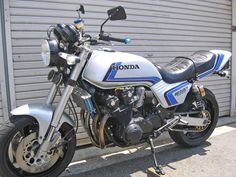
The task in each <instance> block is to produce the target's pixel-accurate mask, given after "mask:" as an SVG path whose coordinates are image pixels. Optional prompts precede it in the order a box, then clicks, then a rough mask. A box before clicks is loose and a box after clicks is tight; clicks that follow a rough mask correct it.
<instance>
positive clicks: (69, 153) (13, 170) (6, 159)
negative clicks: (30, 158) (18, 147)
mask: <svg viewBox="0 0 236 177" xmlns="http://www.w3.org/2000/svg"><path fill="white" fill-rule="evenodd" d="M30 126H38V124H37V122H36V121H35V119H34V118H32V117H28V116H20V117H12V118H11V119H10V121H8V122H6V123H5V124H3V125H1V127H0V157H1V158H0V164H1V165H0V176H1V177H57V176H59V175H60V174H61V173H62V172H63V171H64V170H65V169H66V167H67V166H68V164H69V163H70V162H71V160H72V158H73V155H74V152H75V147H76V138H75V132H74V130H73V131H70V130H71V128H72V127H71V126H69V125H67V124H64V125H63V126H62V127H61V129H60V131H62V134H64V133H63V132H65V133H66V132H68V131H70V133H69V135H68V136H67V137H68V138H70V140H68V142H67V143H66V145H63V156H62V157H59V159H58V160H57V161H56V162H55V164H54V165H53V166H52V167H51V168H49V169H47V170H46V171H42V172H40V173H29V172H26V171H24V170H22V169H18V168H17V167H15V166H14V165H13V164H12V162H11V160H10V159H11V158H10V156H9V146H10V143H11V141H12V140H13V139H14V138H15V136H16V134H17V133H18V132H19V131H22V130H25V128H26V127H27V128H28V127H30ZM23 132H24V131H23ZM29 132H30V131H29ZM23 134H24V133H23ZM29 135H30V133H29ZM12 146H13V145H12ZM10 149H12V148H10ZM14 158H15V157H14Z"/></svg>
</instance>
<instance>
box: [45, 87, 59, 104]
mask: <svg viewBox="0 0 236 177" xmlns="http://www.w3.org/2000/svg"><path fill="white" fill-rule="evenodd" d="M57 91H58V86H57V85H56V84H55V83H53V85H52V87H51V90H50V92H49V94H48V98H47V105H52V103H53V101H54V99H55V97H56V94H57Z"/></svg>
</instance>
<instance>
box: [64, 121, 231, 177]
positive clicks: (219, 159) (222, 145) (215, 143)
mask: <svg viewBox="0 0 236 177" xmlns="http://www.w3.org/2000/svg"><path fill="white" fill-rule="evenodd" d="M160 149H163V147H157V151H161V152H158V153H157V158H158V161H159V163H160V164H162V165H163V167H164V170H165V171H166V173H167V174H168V175H169V176H171V177H236V123H235V124H230V125H226V126H222V127H218V128H217V129H216V130H215V131H214V133H213V136H211V138H210V139H209V140H208V141H207V142H206V143H205V144H203V145H202V146H199V147H195V148H182V147H180V146H178V145H176V144H175V143H170V144H167V145H165V147H164V150H160ZM146 150H147V149H144V150H139V152H137V153H142V152H143V151H146ZM144 154H146V155H144V156H142V155H141V156H140V157H137V158H134V159H132V158H131V159H130V156H132V153H131V154H123V153H121V154H114V155H112V158H113V159H120V158H121V159H124V158H127V160H124V161H122V162H119V163H113V164H112V165H109V160H107V158H104V159H103V161H101V160H100V161H96V160H92V159H91V160H88V161H80V162H79V163H74V164H72V166H73V167H71V168H72V169H73V168H74V169H73V170H72V171H71V172H69V173H67V176H70V177H147V173H146V170H147V169H148V168H149V167H152V166H153V161H152V157H151V155H147V153H144ZM106 161H108V162H107V163H108V165H106V166H104V167H102V165H101V167H100V168H96V169H93V170H88V171H86V172H82V173H80V172H79V171H80V169H82V168H83V166H86V165H88V166H91V165H93V164H95V163H102V162H104V163H106ZM90 162H91V163H90ZM80 165H82V167H81V166H80ZM96 166H98V167H99V166H100V165H99V164H96ZM69 168H70V167H69ZM82 171H83V170H82Z"/></svg>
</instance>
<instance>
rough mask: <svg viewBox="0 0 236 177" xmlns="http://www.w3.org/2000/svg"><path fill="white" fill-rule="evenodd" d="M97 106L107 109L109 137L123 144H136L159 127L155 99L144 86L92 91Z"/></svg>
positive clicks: (158, 112) (159, 121)
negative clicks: (109, 117)
mask: <svg viewBox="0 0 236 177" xmlns="http://www.w3.org/2000/svg"><path fill="white" fill-rule="evenodd" d="M96 100H97V102H99V105H102V107H103V108H104V107H105V109H108V110H109V113H110V114H111V119H110V120H109V123H108V126H109V129H110V130H111V131H112V135H113V138H114V139H116V141H117V142H119V143H120V144H123V145H134V144H138V143H140V142H141V141H142V139H145V138H146V137H148V136H149V135H150V133H152V132H153V130H154V129H157V128H158V127H161V123H162V122H161V117H160V110H159V109H158V108H157V103H158V102H157V100H156V98H155V97H154V95H153V93H152V92H151V91H150V90H146V89H145V88H144V87H135V88H134V87H126V88H118V89H115V90H109V91H107V93H104V92H101V93H99V94H98V93H97V94H96Z"/></svg>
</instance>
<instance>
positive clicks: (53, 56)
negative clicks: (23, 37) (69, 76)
mask: <svg viewBox="0 0 236 177" xmlns="http://www.w3.org/2000/svg"><path fill="white" fill-rule="evenodd" d="M59 52H60V50H59V47H58V43H57V41H56V40H53V39H46V40H44V41H43V42H42V51H41V55H42V59H43V62H44V64H45V65H46V66H56V65H57V63H58V60H60V57H59V56H58V54H59Z"/></svg>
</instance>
